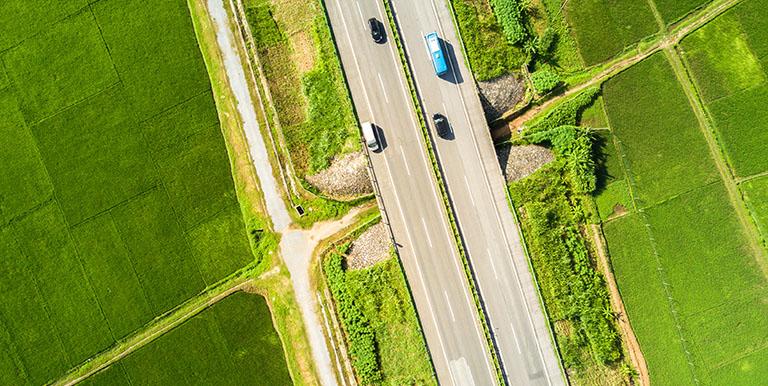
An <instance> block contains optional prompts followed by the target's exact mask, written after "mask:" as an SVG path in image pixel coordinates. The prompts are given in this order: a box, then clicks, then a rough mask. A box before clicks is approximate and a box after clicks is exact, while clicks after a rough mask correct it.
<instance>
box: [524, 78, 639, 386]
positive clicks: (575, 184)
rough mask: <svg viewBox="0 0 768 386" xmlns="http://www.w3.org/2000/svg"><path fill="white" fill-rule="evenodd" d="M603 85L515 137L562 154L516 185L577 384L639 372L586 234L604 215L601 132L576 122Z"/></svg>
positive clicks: (536, 265)
mask: <svg viewBox="0 0 768 386" xmlns="http://www.w3.org/2000/svg"><path fill="white" fill-rule="evenodd" d="M599 91H600V90H599V89H598V88H592V89H588V90H586V91H584V92H583V93H581V94H579V95H577V96H575V97H573V98H572V99H569V100H567V101H565V102H563V103H561V104H560V105H558V106H557V107H555V108H553V109H552V110H550V111H548V112H547V113H546V114H544V115H543V116H542V117H540V118H538V119H536V120H534V121H533V122H531V123H530V125H529V126H528V129H526V130H525V131H523V133H522V134H521V138H519V139H517V140H515V141H513V144H514V145H525V144H540V145H544V146H547V147H550V148H551V149H552V150H553V152H554V153H555V160H554V161H552V162H550V163H548V164H546V165H545V166H543V167H542V168H541V169H539V170H538V171H536V172H535V173H534V174H532V175H531V176H528V177H526V178H524V179H522V180H520V181H517V182H513V183H511V184H510V187H509V191H510V196H511V199H512V201H513V202H514V203H515V205H516V206H517V208H518V210H519V212H520V219H521V222H522V228H523V233H524V235H525V237H526V243H527V245H528V251H529V255H530V257H531V261H532V265H533V270H534V273H535V274H536V278H537V280H538V282H539V284H540V289H541V295H542V298H543V300H544V305H545V307H546V309H547V313H548V316H549V319H550V322H551V323H552V324H553V327H554V331H555V341H556V343H557V346H558V348H559V351H560V354H561V356H562V359H563V364H564V366H565V368H566V372H567V374H568V377H569V379H570V381H571V382H572V383H573V384H577V385H581V384H583V385H592V384H621V383H627V382H629V379H630V378H631V376H632V371H631V365H630V364H629V363H628V360H627V359H626V358H625V353H624V352H623V348H622V343H621V337H620V334H619V332H618V329H617V326H616V323H615V320H614V315H613V313H612V312H611V306H610V301H609V296H608V291H607V288H606V284H605V282H604V278H603V275H602V274H601V273H600V272H599V269H598V267H597V266H596V263H595V261H596V257H595V250H594V245H593V243H592V241H591V239H590V238H588V237H587V236H586V234H587V233H588V230H587V226H588V225H589V224H590V223H593V222H594V221H595V219H596V217H597V214H596V213H595V206H594V204H593V200H592V193H593V192H594V190H595V189H596V186H597V185H596V175H595V173H596V163H595V157H594V154H593V149H594V148H595V143H596V140H597V138H596V137H597V136H596V133H595V132H594V131H592V130H591V129H590V128H586V127H580V126H576V125H577V123H579V116H580V114H581V112H582V111H584V110H585V109H586V108H587V107H588V106H590V105H592V104H593V103H594V101H595V100H596V98H597V96H598V93H599Z"/></svg>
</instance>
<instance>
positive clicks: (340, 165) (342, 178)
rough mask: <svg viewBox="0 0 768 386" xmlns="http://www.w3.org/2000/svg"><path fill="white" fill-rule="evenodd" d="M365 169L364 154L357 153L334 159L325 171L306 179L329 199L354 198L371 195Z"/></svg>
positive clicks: (371, 188) (366, 161) (366, 162)
mask: <svg viewBox="0 0 768 386" xmlns="http://www.w3.org/2000/svg"><path fill="white" fill-rule="evenodd" d="M367 168H368V160H367V159H366V158H365V153H363V152H362V151H359V152H355V153H349V154H346V155H343V156H341V157H337V158H335V159H334V160H333V161H331V165H330V166H329V167H328V168H327V169H325V170H323V171H321V172H320V173H317V174H314V175H311V176H307V177H306V178H307V182H309V183H310V184H312V186H314V187H316V188H317V189H319V190H320V191H321V192H323V194H325V195H327V196H329V197H332V198H338V199H347V198H354V197H359V196H362V195H366V194H371V193H373V187H372V186H371V180H370V178H369V177H368V170H367Z"/></svg>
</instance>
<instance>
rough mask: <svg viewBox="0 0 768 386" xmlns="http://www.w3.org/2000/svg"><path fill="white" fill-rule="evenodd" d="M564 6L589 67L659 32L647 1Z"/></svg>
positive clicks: (579, 1)
mask: <svg viewBox="0 0 768 386" xmlns="http://www.w3.org/2000/svg"><path fill="white" fill-rule="evenodd" d="M564 6H565V9H564V11H565V15H566V20H567V22H568V24H569V25H570V27H571V30H572V31H573V34H574V36H575V37H576V43H577V45H578V48H579V52H580V53H581V57H582V58H583V59H584V63H585V64H586V65H587V66H591V65H594V64H597V63H600V62H604V61H606V60H608V59H611V58H613V57H615V56H616V55H618V54H620V53H621V52H622V51H624V49H625V48H626V47H628V46H631V45H633V44H635V43H637V42H638V41H640V40H642V39H643V38H645V37H647V36H650V35H653V34H655V33H656V32H658V30H659V27H658V24H657V23H656V19H655V18H654V16H653V12H652V11H651V8H650V7H649V5H648V3H647V2H645V1H640V0H618V1H611V0H571V1H568V2H564Z"/></svg>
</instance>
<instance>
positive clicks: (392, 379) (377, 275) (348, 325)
mask: <svg viewBox="0 0 768 386" xmlns="http://www.w3.org/2000/svg"><path fill="white" fill-rule="evenodd" d="M378 221H379V219H376V218H374V219H373V220H369V221H367V222H365V223H364V224H363V225H362V226H360V227H357V228H356V229H353V230H352V231H351V232H350V233H349V234H347V235H345V236H343V237H342V238H341V240H338V241H336V242H335V243H334V244H333V245H330V246H329V247H328V248H327V249H326V250H325V251H324V252H323V256H322V270H323V274H324V277H325V279H326V283H327V285H328V288H329V290H330V293H331V295H332V298H333V303H334V305H335V307H334V308H335V310H336V312H337V315H338V317H339V319H340V324H341V326H342V330H343V331H344V336H345V341H346V346H347V349H348V354H349V356H350V359H351V362H352V366H353V369H354V372H355V375H356V377H357V378H358V380H359V381H360V382H361V383H362V384H383V385H404V384H435V382H436V380H435V378H434V375H433V372H432V365H431V363H430V359H429V355H428V353H427V348H426V344H425V342H424V339H423V336H422V333H421V327H420V325H419V321H418V319H417V317H416V311H415V309H414V307H413V303H412V300H411V296H410V293H409V289H408V286H407V283H406V281H405V276H404V274H403V271H402V268H401V266H400V264H399V262H398V260H397V259H398V258H397V256H396V255H395V254H394V253H393V254H392V256H391V257H390V258H388V259H386V260H384V261H382V262H379V263H377V264H376V265H374V266H372V267H369V268H365V269H361V270H348V269H347V268H346V262H345V254H346V252H347V250H348V249H349V247H350V243H351V242H352V241H354V239H355V238H356V237H357V236H359V235H360V234H361V233H362V232H364V231H365V230H366V229H367V228H368V227H370V226H371V225H373V224H375V223H376V222H378Z"/></svg>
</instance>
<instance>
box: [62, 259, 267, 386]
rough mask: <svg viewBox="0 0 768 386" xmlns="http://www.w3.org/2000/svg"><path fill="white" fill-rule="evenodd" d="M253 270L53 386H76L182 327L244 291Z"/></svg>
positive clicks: (238, 274)
mask: <svg viewBox="0 0 768 386" xmlns="http://www.w3.org/2000/svg"><path fill="white" fill-rule="evenodd" d="M251 268H252V267H251V266H248V267H245V268H243V269H240V270H239V271H238V272H236V273H235V274H233V276H232V277H230V278H229V279H224V280H223V281H222V282H221V283H220V284H219V285H216V286H214V287H212V288H209V289H207V290H204V291H203V292H202V293H199V294H197V295H196V296H194V297H192V298H190V299H188V300H186V301H185V302H184V303H182V304H180V305H179V306H178V307H177V308H176V309H175V310H172V311H169V312H168V313H166V314H165V315H164V316H161V317H159V318H157V319H155V320H154V321H153V322H150V324H149V325H148V326H146V328H145V329H143V330H140V331H137V332H136V333H134V334H133V335H131V336H128V337H126V338H125V339H123V340H122V341H119V342H116V343H115V344H114V345H113V346H112V347H111V348H108V349H106V350H105V351H102V352H101V353H98V354H96V355H95V356H93V357H91V358H88V359H86V360H85V361H83V362H82V363H80V364H79V365H77V366H75V367H74V368H72V369H71V370H70V371H69V372H68V373H67V374H65V375H64V376H62V377H61V378H59V379H58V380H56V381H54V382H52V384H53V385H74V384H77V383H79V382H81V381H83V380H84V379H86V378H88V377H90V376H92V375H94V374H96V373H97V372H99V371H101V370H103V369H105V368H107V367H109V366H111V365H113V364H114V363H116V362H118V361H119V360H120V359H122V358H124V357H126V356H127V355H129V354H131V353H133V352H135V351H137V350H139V349H140V348H142V347H144V346H145V345H146V344H148V343H150V342H152V341H154V340H155V339H157V338H159V337H161V336H162V335H164V334H165V333H167V332H169V331H171V330H173V329H174V328H176V327H178V326H180V325H181V324H183V323H184V322H186V321H187V320H189V319H191V318H193V317H195V316H196V315H198V314H199V313H200V312H202V311H204V310H205V309H207V308H209V307H210V306H212V305H214V304H216V303H218V302H219V301H220V300H222V299H224V298H226V297H228V296H229V295H231V294H233V293H235V292H237V291H240V290H242V289H244V288H245V287H246V286H247V285H248V284H249V283H250V282H251V281H252V279H251V278H250V277H249V274H250V269H251Z"/></svg>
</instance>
